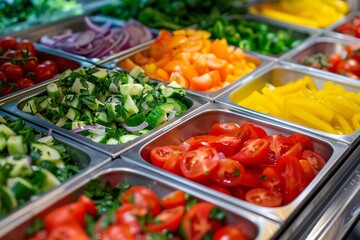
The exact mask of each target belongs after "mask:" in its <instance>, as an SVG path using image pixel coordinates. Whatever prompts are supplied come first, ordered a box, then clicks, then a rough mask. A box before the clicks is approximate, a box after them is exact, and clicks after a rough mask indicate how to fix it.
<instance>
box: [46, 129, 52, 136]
mask: <svg viewBox="0 0 360 240" xmlns="http://www.w3.org/2000/svg"><path fill="white" fill-rule="evenodd" d="M51 134H52V128H48V132H47V136H50V135H51Z"/></svg>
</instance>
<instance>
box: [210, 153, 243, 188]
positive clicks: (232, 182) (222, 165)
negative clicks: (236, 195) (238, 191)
mask: <svg viewBox="0 0 360 240" xmlns="http://www.w3.org/2000/svg"><path fill="white" fill-rule="evenodd" d="M244 172H245V169H244V167H243V166H242V165H241V164H240V163H239V162H238V161H236V160H233V159H231V158H223V159H221V160H220V161H219V168H218V169H217V171H215V172H214V173H212V174H211V180H212V181H213V182H214V183H217V184H219V185H221V186H226V187H233V186H236V185H238V184H239V183H240V181H241V179H242V177H243V175H244Z"/></svg>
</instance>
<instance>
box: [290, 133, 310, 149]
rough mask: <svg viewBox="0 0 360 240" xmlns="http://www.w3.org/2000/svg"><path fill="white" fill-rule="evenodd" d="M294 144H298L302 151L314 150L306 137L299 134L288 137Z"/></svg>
mask: <svg viewBox="0 0 360 240" xmlns="http://www.w3.org/2000/svg"><path fill="white" fill-rule="evenodd" d="M288 138H289V139H290V140H291V141H292V142H293V143H294V144H296V143H300V144H301V146H302V148H303V149H304V150H311V151H313V150H314V143H313V141H312V140H311V138H309V137H308V136H306V135H304V134H301V133H294V134H291V135H290V136H289V137H288Z"/></svg>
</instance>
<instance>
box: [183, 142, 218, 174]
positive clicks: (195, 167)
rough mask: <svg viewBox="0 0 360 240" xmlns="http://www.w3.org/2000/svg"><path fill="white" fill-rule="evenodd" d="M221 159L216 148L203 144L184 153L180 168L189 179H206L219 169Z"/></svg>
mask: <svg viewBox="0 0 360 240" xmlns="http://www.w3.org/2000/svg"><path fill="white" fill-rule="evenodd" d="M219 161H220V157H219V154H218V153H217V151H216V150H215V149H214V148H212V147H207V146H202V147H199V148H198V149H195V150H192V151H188V152H186V153H184V154H183V159H182V160H181V162H180V169H181V172H182V173H183V174H184V176H185V177H186V178H188V179H191V180H195V181H199V180H204V179H206V178H208V177H209V176H210V174H211V173H213V172H215V171H216V170H217V168H218V166H219Z"/></svg>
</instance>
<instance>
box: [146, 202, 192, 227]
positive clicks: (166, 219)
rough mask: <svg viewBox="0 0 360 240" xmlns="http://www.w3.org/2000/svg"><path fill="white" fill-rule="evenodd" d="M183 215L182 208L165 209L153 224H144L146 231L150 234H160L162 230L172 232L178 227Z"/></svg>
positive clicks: (183, 210)
mask: <svg viewBox="0 0 360 240" xmlns="http://www.w3.org/2000/svg"><path fill="white" fill-rule="evenodd" d="M184 213H185V207H184V206H177V207H175V208H171V209H165V210H163V211H162V212H161V213H159V214H158V215H157V216H156V217H155V219H154V221H153V222H150V223H147V224H146V229H147V230H148V231H150V232H162V231H164V230H167V231H169V232H173V231H175V230H176V229H177V228H178V227H179V225H180V222H181V219H182V217H183V215H184Z"/></svg>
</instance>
